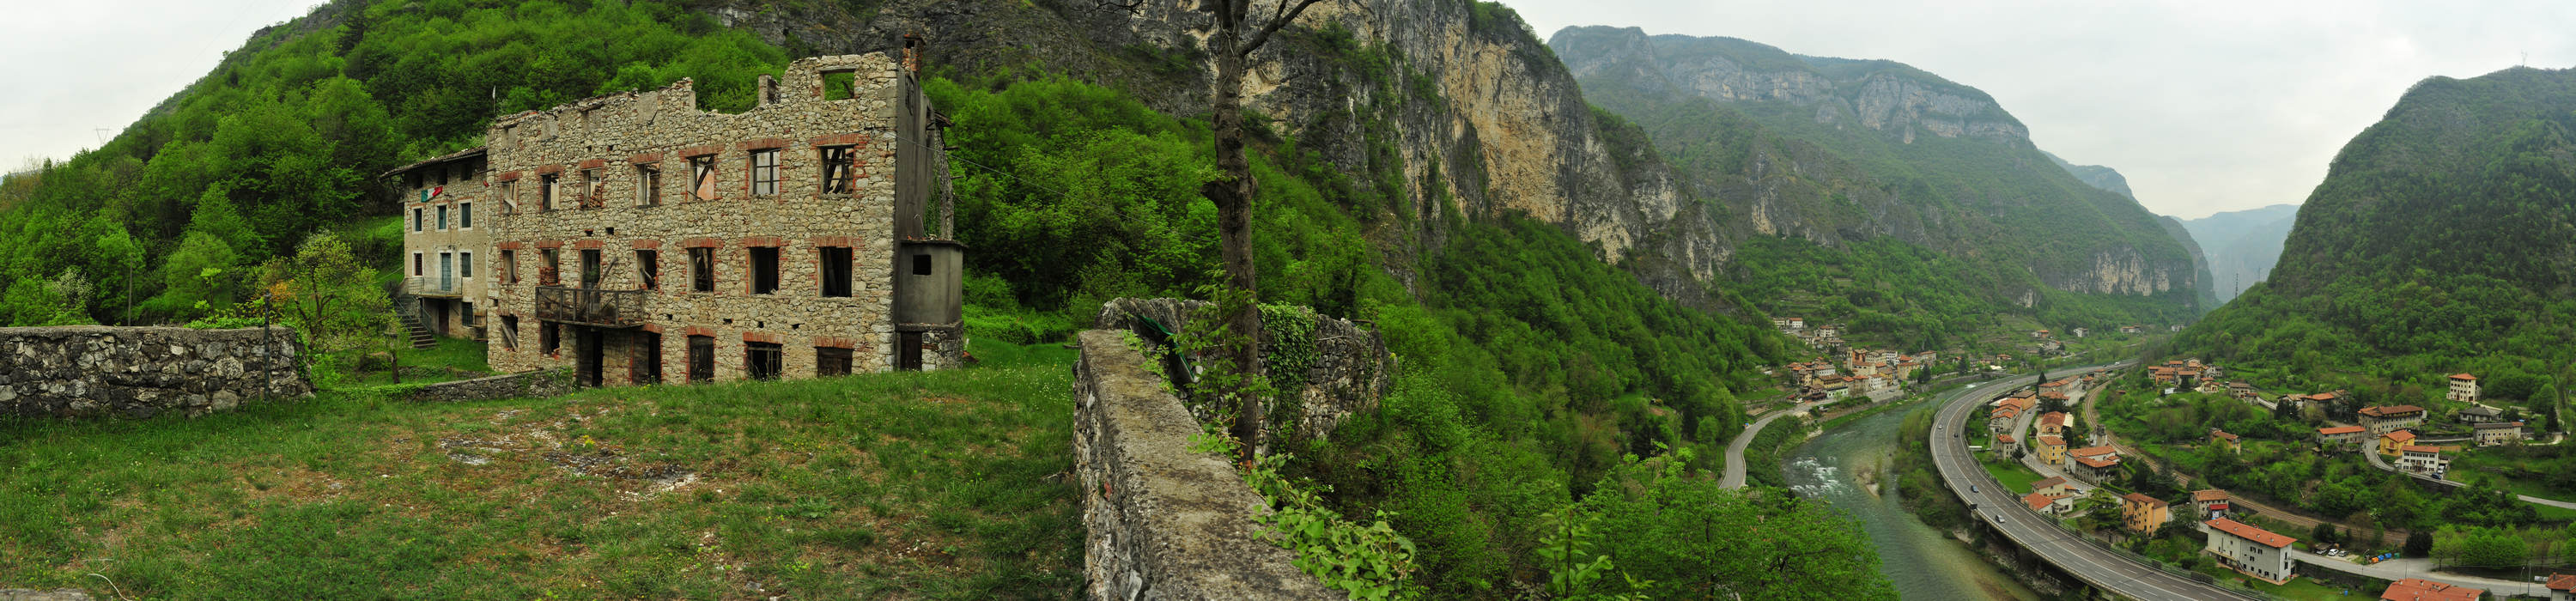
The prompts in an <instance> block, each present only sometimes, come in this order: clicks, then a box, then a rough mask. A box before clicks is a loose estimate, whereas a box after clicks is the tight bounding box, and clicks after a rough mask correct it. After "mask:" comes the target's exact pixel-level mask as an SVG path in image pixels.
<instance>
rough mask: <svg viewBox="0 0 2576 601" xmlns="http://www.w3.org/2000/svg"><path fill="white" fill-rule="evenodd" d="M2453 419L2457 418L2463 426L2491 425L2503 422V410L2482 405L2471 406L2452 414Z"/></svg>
mask: <svg viewBox="0 0 2576 601" xmlns="http://www.w3.org/2000/svg"><path fill="white" fill-rule="evenodd" d="M2453 417H2455V418H2458V419H2459V420H2460V423H2463V424H2492V423H2496V422H2500V421H2504V410H2503V409H2497V408H2494V407H2488V406H2486V405H2483V404H2472V405H2469V406H2468V408H2466V409H2461V410H2459V411H2456V412H2453Z"/></svg>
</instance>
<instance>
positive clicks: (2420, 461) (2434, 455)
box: [2397, 444, 2451, 478]
mask: <svg viewBox="0 0 2576 601" xmlns="http://www.w3.org/2000/svg"><path fill="white" fill-rule="evenodd" d="M2403 450H2404V452H2405V455H2404V456H2402V457H2398V458H2397V469H2398V470H2400V471H2404V472H2406V473H2409V474H2423V475H2427V476H2432V477H2435V478H2440V477H2442V474H2443V473H2444V472H2449V471H2451V460H2449V459H2444V458H2442V448H2441V447H2428V446H2424V445H2414V444H2410V445H2406V446H2405V447H2404V449H2403Z"/></svg>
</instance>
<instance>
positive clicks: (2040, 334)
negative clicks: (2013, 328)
mask: <svg viewBox="0 0 2576 601" xmlns="http://www.w3.org/2000/svg"><path fill="white" fill-rule="evenodd" d="M2030 337H2032V338H2047V337H2048V330H2031V331H2030Z"/></svg>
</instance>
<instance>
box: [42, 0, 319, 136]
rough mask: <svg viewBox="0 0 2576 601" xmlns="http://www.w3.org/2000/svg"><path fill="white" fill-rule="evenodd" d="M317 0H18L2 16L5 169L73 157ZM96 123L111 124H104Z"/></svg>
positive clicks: (130, 122) (128, 123) (121, 128)
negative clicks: (263, 29)
mask: <svg viewBox="0 0 2576 601" xmlns="http://www.w3.org/2000/svg"><path fill="white" fill-rule="evenodd" d="M319 4H320V3H319V2H318V1H317V0H13V1H11V2H9V18H7V19H0V59H5V60H0V81H7V82H9V86H8V88H9V89H8V90H7V91H5V92H0V143H5V144H7V147H6V149H5V150H0V161H5V162H4V163H0V171H17V170H18V168H19V167H22V166H24V165H26V163H27V161H28V160H29V159H38V158H52V159H57V160H59V159H67V158H71V156H72V153H74V152H78V151H80V150H81V149H85V148H96V147H98V145H99V142H100V141H101V140H102V137H101V136H115V135H116V133H117V132H120V131H124V130H125V126H127V125H132V124H134V120H135V119H137V118H140V117H142V116H143V112H144V111H147V110H151V109H152V105H155V104H160V103H161V100H162V99H165V98H169V97H170V95H171V94H176V93H178V92H179V89H180V88H183V87H187V85H188V84H189V83H190V82H194V81H196V80H197V78H198V77H200V76H203V75H205V74H206V72H207V71H212V70H214V68H215V63H216V62H217V61H221V60H223V58H224V53H225V52H228V51H231V50H233V49H236V48H240V47H241V45H242V42H243V41H245V40H248V39H250V33H251V32H253V31H258V30H259V28H261V27H266V26H269V25H272V24H276V23H282V22H285V21H286V20H287V19H292V18H295V17H300V16H303V15H304V13H305V12H307V11H308V10H310V9H311V8H312V7H314V6H318V5H319ZM98 129H106V130H107V131H106V132H99V131H97V130H98Z"/></svg>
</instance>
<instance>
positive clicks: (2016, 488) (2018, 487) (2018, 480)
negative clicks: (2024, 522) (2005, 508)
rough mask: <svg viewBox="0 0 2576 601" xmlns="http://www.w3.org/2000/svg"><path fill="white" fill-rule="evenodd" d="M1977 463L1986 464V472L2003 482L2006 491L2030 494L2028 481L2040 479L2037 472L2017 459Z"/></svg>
mask: <svg viewBox="0 0 2576 601" xmlns="http://www.w3.org/2000/svg"><path fill="white" fill-rule="evenodd" d="M1977 463H1979V464H1982V465H1984V466H1986V473H1989V474H1994V475H1995V480H1997V481H2000V482H2003V483H2004V490H2005V491H2006V492H2012V493H2018V494H2025V495H2026V494H2030V483H2032V482H2038V481H2039V480H2040V476H2039V472H2034V471H2031V470H2030V468H2029V467H2028V466H2024V465H2022V464H2021V462H2019V461H1978V462H1977Z"/></svg>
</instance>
